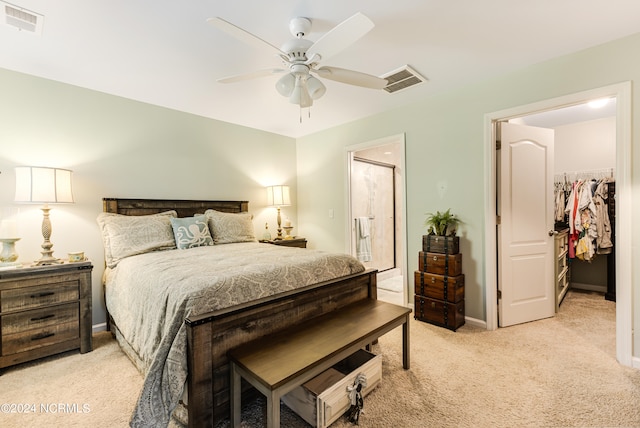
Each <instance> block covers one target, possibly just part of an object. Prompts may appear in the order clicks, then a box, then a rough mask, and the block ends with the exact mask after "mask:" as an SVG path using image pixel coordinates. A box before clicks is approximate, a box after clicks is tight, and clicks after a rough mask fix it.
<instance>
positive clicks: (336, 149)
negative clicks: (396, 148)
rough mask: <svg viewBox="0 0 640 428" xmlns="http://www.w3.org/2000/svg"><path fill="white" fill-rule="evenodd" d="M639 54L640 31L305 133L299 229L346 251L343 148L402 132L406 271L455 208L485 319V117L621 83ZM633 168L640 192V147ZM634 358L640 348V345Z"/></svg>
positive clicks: (473, 292) (474, 297) (468, 298)
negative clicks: (428, 234) (430, 229)
mask: <svg viewBox="0 0 640 428" xmlns="http://www.w3.org/2000/svg"><path fill="white" fill-rule="evenodd" d="M639 51H640V34H636V35H634V36H631V37H628V38H625V39H621V40H617V41H614V42H611V43H608V44H605V45H601V46H598V47H595V48H591V49H588V50H585V51H581V52H578V53H574V54H571V55H568V56H564V57H560V58H557V59H554V60H551V61H548V62H544V63H541V64H538V65H535V66H531V67H528V68H526V69H523V70H520V71H518V72H515V73H511V74H508V75H505V76H502V77H500V78H497V79H492V80H490V81H485V82H482V83H481V84H475V85H472V86H468V87H464V88H460V89H458V90H456V91H451V92H447V93H441V94H435V95H433V96H431V97H429V98H428V99H426V100H424V101H423V102H420V103H417V104H413V105H411V106H407V107H404V108H400V109H397V110H395V111H391V112H387V113H383V114H379V115H375V116H371V117H368V118H365V119H362V120H359V121H356V122H353V123H350V124H346V125H343V126H339V127H336V128H333V129H330V130H327V131H323V132H319V133H316V134H313V135H310V136H306V137H304V138H300V139H298V141H297V157H298V161H297V164H298V192H299V199H300V200H299V207H298V221H299V223H300V227H301V228H303V229H304V230H305V231H309V232H308V233H307V238H308V239H309V240H310V242H314V243H316V245H318V246H319V247H322V248H326V249H331V250H336V251H338V250H343V249H344V248H345V245H346V243H347V242H348V237H346V236H345V226H344V220H343V219H344V217H343V216H345V215H346V214H347V213H348V209H347V208H348V207H346V206H345V203H346V200H347V199H346V192H347V189H346V187H345V186H346V180H345V177H346V167H345V165H346V160H345V156H346V152H345V149H344V148H345V147H346V146H349V145H353V144H358V143H362V142H366V141H371V140H376V139H379V138H382V137H386V136H390V135H395V134H399V133H405V135H406V181H407V188H406V191H407V213H406V214H407V236H408V239H407V241H408V242H407V254H408V272H409V273H411V272H413V271H414V270H415V269H417V253H418V251H419V250H420V246H421V235H422V234H423V233H424V232H425V230H424V228H423V226H422V225H423V222H424V218H425V213H426V212H432V211H435V210H443V209H447V208H451V210H452V211H453V212H455V213H456V214H458V215H459V217H460V218H461V219H462V220H463V221H464V225H463V226H462V227H461V231H460V232H461V235H462V238H463V239H462V240H461V247H462V248H461V251H462V253H463V269H464V273H465V309H466V314H467V316H470V317H472V318H476V319H479V320H486V314H485V298H484V296H485V287H487V284H485V280H484V278H485V256H484V248H485V239H486V237H485V234H484V224H485V218H484V216H485V215H484V212H485V208H484V204H485V198H486V197H487V195H485V194H484V182H485V175H486V174H489V173H490V171H487V170H486V167H485V165H484V159H485V155H484V150H485V149H484V136H485V129H484V126H485V125H484V118H485V115H486V114H488V113H492V112H496V111H501V110H504V109H509V108H516V107H519V106H523V105H527V104H530V103H534V102H538V101H542V100H547V99H552V98H557V97H561V96H564V95H567V94H572V93H577V92H582V91H586V90H590V89H594V88H599V87H603V86H608V85H612V84H616V83H620V82H625V81H632V82H636V81H639V80H640V56H638V55H637V52H639ZM632 100H633V101H634V102H635V101H638V100H640V93H639V92H638V88H637V87H634V89H633V94H632ZM639 115H640V113H639V112H638V111H637V110H636V111H634V112H633V124H632V126H633V130H632V135H633V147H634V148H635V147H637V145H638V138H640V137H639V136H638V132H637V131H638V129H637V127H638V124H640V117H639ZM632 170H633V171H632V176H633V177H635V178H634V179H633V181H632V184H633V187H632V195H636V194H637V192H638V191H637V188H638V186H637V182H638V176H639V174H638V173H639V172H640V159H639V158H638V153H637V151H635V150H634V151H633V159H632ZM441 181H444V182H446V183H447V186H448V190H447V192H446V193H445V194H444V195H442V197H441V196H440V195H439V194H438V189H437V188H436V183H438V182H441ZM633 200H634V201H638V198H633ZM328 209H334V210H335V212H336V218H334V219H330V218H328V216H327V214H326V213H327V210H328ZM632 209H633V215H632V218H634V219H635V218H639V217H640V216H639V214H640V206H639V205H638V202H634V203H633V208H632ZM311 225H313V227H312V226H311ZM638 227H639V226H638V224H637V222H633V229H632V230H629V231H623V232H622V233H631V234H632V242H639V238H640V232H639V229H638ZM490 238H491V237H490ZM639 259H640V258H639V257H638V253H637V251H634V253H633V256H632V260H633V265H634V266H639V265H640V263H638V262H640V260H639ZM633 277H634V278H633V284H632V292H633V295H634V296H636V297H635V300H634V302H633V303H634V304H633V308H634V313H638V311H640V299H639V298H638V297H637V295H638V294H640V293H637V292H636V290H638V289H639V287H640V279H639V278H638V276H637V275H635V273H634V275H633ZM490 286H494V284H490ZM410 288H411V284H410ZM638 315H640V313H639V314H638ZM634 319H635V321H634V322H635V324H636V325H635V327H636V328H635V331H637V332H640V328H639V327H640V316H635V317H634ZM638 334H640V333H638ZM634 342H635V343H636V344H638V343H639V342H640V341H638V340H634ZM634 355H640V349H638V346H636V348H635V352H634Z"/></svg>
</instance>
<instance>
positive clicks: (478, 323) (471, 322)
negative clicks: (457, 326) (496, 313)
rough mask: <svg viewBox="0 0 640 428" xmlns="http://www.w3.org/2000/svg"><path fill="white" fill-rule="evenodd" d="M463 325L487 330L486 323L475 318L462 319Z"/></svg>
mask: <svg viewBox="0 0 640 428" xmlns="http://www.w3.org/2000/svg"><path fill="white" fill-rule="evenodd" d="M464 322H465V324H469V325H471V326H474V327H480V328H481V329H484V330H486V329H487V322H486V321H484V320H479V319H477V318H471V317H464Z"/></svg>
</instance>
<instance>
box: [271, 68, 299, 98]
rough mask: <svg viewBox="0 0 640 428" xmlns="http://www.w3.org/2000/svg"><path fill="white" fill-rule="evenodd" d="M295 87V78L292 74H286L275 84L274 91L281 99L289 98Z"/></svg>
mask: <svg viewBox="0 0 640 428" xmlns="http://www.w3.org/2000/svg"><path fill="white" fill-rule="evenodd" d="M295 86H296V78H295V76H294V75H293V74H291V73H287V74H285V75H284V76H282V77H281V78H280V79H278V81H277V82H276V90H277V91H278V93H279V94H280V95H282V96H283V97H287V98H288V97H290V96H291V94H292V93H293V89H294V87H295Z"/></svg>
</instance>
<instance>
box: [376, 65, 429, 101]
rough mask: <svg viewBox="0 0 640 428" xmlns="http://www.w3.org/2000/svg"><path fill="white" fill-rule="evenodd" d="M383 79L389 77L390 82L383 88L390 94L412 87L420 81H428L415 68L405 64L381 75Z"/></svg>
mask: <svg viewBox="0 0 640 428" xmlns="http://www.w3.org/2000/svg"><path fill="white" fill-rule="evenodd" d="M380 77H382V78H383V79H387V81H388V82H389V83H388V84H387V86H385V87H384V88H383V89H384V90H385V91H387V92H389V93H390V94H393V93H394V92H398V91H401V90H403V89H407V88H410V87H411V86H414V85H417V84H418V83H422V82H426V81H427V79H426V78H424V77H422V76H420V75H419V74H418V73H417V72H416V71H415V70H414V69H412V68H411V67H409V66H408V65H405V66H404V67H400V68H399V69H397V70H394V71H392V72H391V73H387V74H385V75H384V76H380Z"/></svg>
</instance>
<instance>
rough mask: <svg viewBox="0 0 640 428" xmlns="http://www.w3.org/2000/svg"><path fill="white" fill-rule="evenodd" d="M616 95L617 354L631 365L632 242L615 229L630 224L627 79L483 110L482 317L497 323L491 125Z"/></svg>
mask: <svg viewBox="0 0 640 428" xmlns="http://www.w3.org/2000/svg"><path fill="white" fill-rule="evenodd" d="M609 97H615V98H616V100H617V107H616V116H615V117H616V143H615V144H616V192H617V195H616V220H617V221H616V225H615V236H616V247H617V248H618V251H616V256H615V267H616V277H617V281H616V284H617V285H616V294H617V304H616V358H617V360H618V361H619V362H620V363H621V364H623V365H627V366H631V365H632V339H633V337H632V334H633V333H632V313H631V309H632V302H631V260H630V252H631V242H630V238H629V236H628V235H629V234H626V235H627V236H625V234H624V233H622V234H621V233H618V231H620V230H628V229H627V228H628V227H630V225H631V214H630V212H631V211H630V174H631V173H630V171H631V169H630V166H631V163H630V153H631V84H630V83H629V82H625V83H622V84H618V85H612V86H608V87H604V88H599V89H594V90H591V91H585V92H581V93H577V94H572V95H568V96H564V97H560V98H556V99H551V100H546V101H543V102H539V103H536V104H531V105H526V106H521V107H516V108H512V109H509V110H503V111H499V112H494V113H491V114H487V115H485V165H486V167H487V169H486V170H487V176H486V180H485V191H486V194H487V195H488V197H487V198H486V200H485V213H486V223H485V230H486V236H487V239H486V240H485V254H486V258H487V260H486V266H487V267H488V268H487V270H486V275H485V281H486V282H485V284H486V288H485V292H486V319H487V329H489V330H494V329H496V328H497V327H498V322H497V321H498V320H497V299H498V295H497V287H496V285H497V283H498V282H497V278H498V274H497V250H498V248H497V240H496V239H492V238H491V237H493V236H496V231H497V222H498V218H497V212H496V206H495V201H496V196H497V195H496V165H497V161H496V155H495V143H494V142H495V139H496V132H495V125H496V123H497V122H498V121H504V120H509V119H513V118H516V117H522V116H527V115H530V114H533V113H538V112H543V111H550V110H554V109H558V108H561V107H567V106H572V105H577V104H582V103H585V102H587V101H589V100H593V99H599V98H609Z"/></svg>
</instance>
